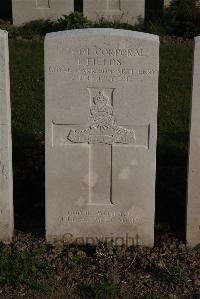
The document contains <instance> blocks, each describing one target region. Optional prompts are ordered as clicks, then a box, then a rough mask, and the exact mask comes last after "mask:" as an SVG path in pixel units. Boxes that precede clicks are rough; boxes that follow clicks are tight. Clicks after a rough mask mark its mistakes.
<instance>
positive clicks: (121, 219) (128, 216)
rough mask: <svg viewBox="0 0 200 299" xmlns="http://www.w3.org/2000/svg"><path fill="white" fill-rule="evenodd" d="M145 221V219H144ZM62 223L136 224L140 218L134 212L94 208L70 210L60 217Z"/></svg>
mask: <svg viewBox="0 0 200 299" xmlns="http://www.w3.org/2000/svg"><path fill="white" fill-rule="evenodd" d="M142 221H144V219H142ZM59 222H61V223H69V222H70V223H73V222H79V223H120V224H127V223H129V224H136V223H137V222H138V219H137V217H136V215H135V214H134V213H133V212H129V211H115V210H110V211H108V210H104V209H101V210H100V209H98V210H97V211H92V210H89V209H88V210H81V209H80V210H70V211H67V212H66V214H65V216H61V217H60V218H59Z"/></svg>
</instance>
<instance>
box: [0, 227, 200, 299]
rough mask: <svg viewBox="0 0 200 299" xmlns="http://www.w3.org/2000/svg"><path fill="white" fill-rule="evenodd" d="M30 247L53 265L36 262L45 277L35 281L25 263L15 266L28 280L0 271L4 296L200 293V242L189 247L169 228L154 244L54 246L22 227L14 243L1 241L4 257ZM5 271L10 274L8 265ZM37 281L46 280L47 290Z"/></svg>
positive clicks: (0, 291)
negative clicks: (4, 280)
mask: <svg viewBox="0 0 200 299" xmlns="http://www.w3.org/2000/svg"><path fill="white" fill-rule="evenodd" d="M26 252H29V253H34V252H37V253H38V254H39V256H40V258H41V259H42V260H43V263H44V261H45V264H46V265H48V270H44V268H42V267H41V266H39V267H38V268H37V269H34V265H32V267H33V269H32V270H33V271H35V272H34V273H36V274H38V275H36V276H37V277H38V278H39V277H40V279H38V281H35V282H34V281H32V284H30V283H29V279H28V271H26V270H23V266H24V265H20V269H18V270H17V269H16V273H17V275H18V277H17V279H18V278H19V276H20V275H22V277H23V275H24V277H27V280H25V279H24V281H25V282H24V283H23V282H21V283H19V279H18V284H17V283H15V281H14V279H13V277H15V276H14V275H13V274H12V275H13V276H12V275H10V280H11V281H8V282H7V283H5V282H4V284H3V279H2V277H1V275H0V282H1V284H0V298H84V299H85V298H179V299H180V298H181V299H182V298H200V246H197V247H196V248H193V249H189V248H187V247H186V246H185V245H184V244H183V243H181V242H180V241H177V240H175V239H173V238H172V236H171V235H170V234H169V233H166V234H165V236H163V237H162V239H160V240H159V242H158V241H157V244H156V245H155V247H154V248H153V249H150V248H145V247H135V248H133V247H132V248H125V247H121V246H119V247H115V246H112V244H108V245H105V244H99V245H98V246H89V245H86V246H78V245H76V246H75V245H66V244H65V245H64V246H63V244H62V243H59V244H58V243H57V244H56V245H55V246H52V245H49V244H47V243H46V242H45V241H44V239H42V238H36V237H33V236H32V235H30V234H24V233H22V232H19V231H18V232H16V233H15V237H14V240H13V243H12V244H10V245H3V244H2V245H1V247H0V254H1V258H3V254H4V253H6V254H8V253H9V254H10V256H11V255H16V254H18V255H19V254H24V253H26ZM1 264H2V262H1ZM25 268H26V267H25ZM46 269H47V268H46ZM0 271H1V270H0ZM4 271H7V277H9V275H8V273H9V269H8V268H7V269H6V268H5V269H4ZM17 271H18V272H17ZM20 271H21V272H20ZM23 271H24V272H23ZM37 271H38V273H37ZM2 273H3V271H1V274H2ZM16 273H15V274H16ZM11 278H12V279H11ZM35 279H36V278H35ZM36 280H37V279H36ZM22 281H23V279H22ZM36 283H38V285H39V284H40V283H42V284H43V285H45V286H46V290H45V292H44V289H43V288H42V287H37V288H36V287H35V286H36Z"/></svg>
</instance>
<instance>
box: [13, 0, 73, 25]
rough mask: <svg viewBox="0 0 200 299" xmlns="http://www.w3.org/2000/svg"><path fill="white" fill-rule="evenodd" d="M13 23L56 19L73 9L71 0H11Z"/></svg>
mask: <svg viewBox="0 0 200 299" xmlns="http://www.w3.org/2000/svg"><path fill="white" fill-rule="evenodd" d="M12 10H13V24H15V25H21V24H23V23H27V22H30V21H33V20H37V19H44V20H45V19H57V18H60V17H61V16H62V15H67V14H69V13H71V12H73V11H74V1H73V0H12Z"/></svg>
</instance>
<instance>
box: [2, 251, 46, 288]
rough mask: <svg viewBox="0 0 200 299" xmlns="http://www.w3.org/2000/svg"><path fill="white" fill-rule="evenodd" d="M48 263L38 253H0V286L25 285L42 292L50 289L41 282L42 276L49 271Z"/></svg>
mask: <svg viewBox="0 0 200 299" xmlns="http://www.w3.org/2000/svg"><path fill="white" fill-rule="evenodd" d="M48 270H49V266H48V264H47V262H46V261H45V260H44V259H43V258H42V257H41V256H40V255H39V253H37V252H31V253H30V252H17V253H7V252H6V253H5V252H0V284H2V285H4V284H11V285H16V286H17V285H20V284H25V285H27V286H29V287H31V288H33V289H36V290H38V291H41V292H45V293H46V292H48V291H49V289H48V287H47V286H46V285H45V284H43V283H41V282H40V278H41V274H42V273H44V272H46V271H48Z"/></svg>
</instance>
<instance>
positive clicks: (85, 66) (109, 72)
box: [48, 43, 158, 83]
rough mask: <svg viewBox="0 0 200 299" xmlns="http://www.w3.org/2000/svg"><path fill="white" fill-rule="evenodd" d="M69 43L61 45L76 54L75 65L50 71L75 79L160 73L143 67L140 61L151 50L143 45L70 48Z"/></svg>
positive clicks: (112, 78)
mask: <svg viewBox="0 0 200 299" xmlns="http://www.w3.org/2000/svg"><path fill="white" fill-rule="evenodd" d="M67 47H68V45H66V47H65V44H64V43H63V44H61V45H59V46H58V50H59V51H69V52H71V54H72V60H73V65H71V66H70V65H68V64H67V63H66V64H64V65H49V66H48V73H49V74H50V75H53V74H60V73H62V74H64V75H65V76H67V77H68V80H71V81H78V82H80V81H82V82H116V83H117V82H121V81H124V82H132V81H134V80H137V79H138V80H141V79H150V78H151V77H155V76H157V75H158V70H157V69H154V68H148V67H146V68H139V67H138V60H142V61H145V59H146V57H147V56H148V50H147V49H144V48H143V47H137V46H136V47H132V48H131V47H130V48H120V47H119V48H107V47H106V48H103V47H96V46H93V47H90V48H89V47H88V48H80V49H69V48H67Z"/></svg>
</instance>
